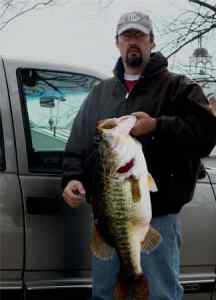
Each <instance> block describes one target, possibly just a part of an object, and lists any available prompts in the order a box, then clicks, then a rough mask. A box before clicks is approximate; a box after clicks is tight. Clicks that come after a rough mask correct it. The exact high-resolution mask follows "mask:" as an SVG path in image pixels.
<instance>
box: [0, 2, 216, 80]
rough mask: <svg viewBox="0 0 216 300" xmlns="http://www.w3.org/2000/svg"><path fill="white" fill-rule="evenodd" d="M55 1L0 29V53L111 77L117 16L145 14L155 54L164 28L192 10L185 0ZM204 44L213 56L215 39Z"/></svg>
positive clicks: (188, 51) (184, 54) (176, 62)
mask: <svg viewBox="0 0 216 300" xmlns="http://www.w3.org/2000/svg"><path fill="white" fill-rule="evenodd" d="M2 1H3V0H0V2H2ZM29 1H34V0H29ZM58 3H59V4H58V5H56V6H53V7H49V8H47V9H41V10H37V11H33V12H31V13H28V14H26V15H24V16H22V17H20V18H18V19H16V20H14V21H13V22H12V23H10V24H9V25H7V27H5V28H4V29H3V30H1V31H0V53H1V54H5V55H9V56H15V57H22V58H23V57H24V58H28V59H29V58H31V59H36V60H42V61H53V62H56V63H60V64H61V63H63V64H69V65H77V66H82V67H83V66H86V67H88V68H93V69H94V70H98V71H100V72H102V73H104V74H107V75H110V74H111V73H112V69H113V66H114V64H115V62H116V60H117V58H118V56H119V53H118V50H117V48H116V46H115V30H116V24H117V22H118V19H119V17H120V15H121V14H122V13H125V12H127V11H131V10H141V11H143V12H145V13H148V14H150V15H151V17H152V20H153V24H154V32H155V40H156V45H157V47H156V50H160V49H161V47H162V45H163V46H164V45H165V44H166V42H167V40H166V39H167V37H166V35H164V33H163V30H164V29H165V28H166V27H167V26H168V24H169V22H170V21H171V20H172V19H173V17H174V16H177V15H178V14H179V13H180V12H181V11H183V10H185V9H190V8H191V6H190V4H189V2H188V0H163V1H161V0H68V1H67V0H59V1H58ZM207 44H208V50H209V53H210V55H212V56H213V54H214V51H213V50H214V49H215V48H216V39H215V38H209V39H208V41H207ZM196 47H197V44H196V43H195V44H193V45H191V46H190V47H187V48H185V49H184V50H183V51H181V52H180V53H179V54H178V55H176V56H175V57H173V58H172V59H170V62H169V63H170V66H171V67H174V68H176V69H179V70H180V67H179V66H180V65H181V63H188V60H189V56H191V55H192V53H193V51H194V49H195V48H196ZM213 60H215V58H214V56H213ZM215 67H216V61H215Z"/></svg>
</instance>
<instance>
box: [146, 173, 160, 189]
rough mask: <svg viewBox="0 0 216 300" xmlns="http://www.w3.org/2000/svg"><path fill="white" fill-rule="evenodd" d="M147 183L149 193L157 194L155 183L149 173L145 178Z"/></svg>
mask: <svg viewBox="0 0 216 300" xmlns="http://www.w3.org/2000/svg"><path fill="white" fill-rule="evenodd" d="M147 183H148V188H149V191H151V192H157V191H158V189H157V186H156V183H155V181H154V178H153V177H152V176H151V174H150V173H148V176H147Z"/></svg>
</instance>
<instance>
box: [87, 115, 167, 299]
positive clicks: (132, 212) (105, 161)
mask: <svg viewBox="0 0 216 300" xmlns="http://www.w3.org/2000/svg"><path fill="white" fill-rule="evenodd" d="M135 122H136V117H135V116H133V115H130V116H123V117H120V118H113V119H106V120H103V121H100V122H99V124H98V126H97V130H98V138H97V164H96V167H97V176H96V181H97V182H96V185H97V187H98V188H97V192H96V193H95V201H94V202H93V203H94V205H93V212H94V217H95V220H96V221H95V225H94V228H93V238H92V242H91V249H92V251H93V253H94V255H96V256H97V257H99V258H101V259H108V258H110V257H111V256H112V255H113V252H114V249H115V251H116V253H117V255H118V256H119V260H120V273H119V276H118V279H117V283H116V287H115V290H114V298H115V299H118V300H119V299H122V300H123V299H124V300H126V299H133V300H145V299H148V294H149V290H148V282H147V279H146V278H145V276H144V273H143V270H142V267H141V249H144V250H145V251H150V250H151V249H152V248H155V247H156V246H157V245H158V244H159V243H160V239H161V237H160V234H159V233H158V232H157V231H156V230H154V229H153V228H152V227H151V226H150V221H151V217H152V212H151V202H150V192H149V191H156V186H155V183H154V180H153V178H152V177H151V175H150V174H149V173H148V170H147V165H146V160H145V157H144V154H143V151H142V146H141V144H140V143H139V142H138V141H137V140H136V139H134V138H133V137H132V136H130V134H129V132H130V130H131V128H132V127H133V126H134V124H135Z"/></svg>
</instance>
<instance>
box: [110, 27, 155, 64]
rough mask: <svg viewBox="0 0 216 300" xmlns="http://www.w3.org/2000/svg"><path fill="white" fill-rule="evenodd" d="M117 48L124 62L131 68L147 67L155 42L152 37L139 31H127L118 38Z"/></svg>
mask: <svg viewBox="0 0 216 300" xmlns="http://www.w3.org/2000/svg"><path fill="white" fill-rule="evenodd" d="M116 44H117V47H118V49H119V51H120V54H121V57H122V60H123V62H124V63H125V64H126V65H127V66H128V67H130V68H139V67H141V66H145V65H146V64H147V63H148V61H149V58H150V53H151V49H152V48H153V47H154V45H155V44H154V42H153V41H151V39H150V35H149V34H145V33H143V32H141V31H139V30H134V29H130V30H126V31H124V32H123V33H122V34H120V35H119V36H118V38H117V42H116Z"/></svg>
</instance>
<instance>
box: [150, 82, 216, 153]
mask: <svg viewBox="0 0 216 300" xmlns="http://www.w3.org/2000/svg"><path fill="white" fill-rule="evenodd" d="M170 106H171V107H172V108H171V114H168V115H162V116H160V117H159V118H158V120H157V126H156V131H155V139H156V140H158V141H159V142H160V143H163V144H166V146H167V147H169V148H170V149H171V151H178V152H179V151H181V152H182V153H184V154H189V155H191V154H193V155H194V156H196V157H197V158H201V157H205V156H207V155H208V154H209V153H210V152H211V150H212V149H213V147H214V146H215V144H216V117H215V115H214V113H213V112H212V111H211V110H210V106H209V103H208V100H207V99H206V97H205V96H204V94H203V91H202V89H201V87H200V86H199V85H198V84H196V83H194V82H192V81H190V80H189V79H187V78H186V77H184V78H183V81H182V82H181V83H180V86H179V88H178V90H177V92H176V95H175V96H174V99H171V101H170Z"/></svg>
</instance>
